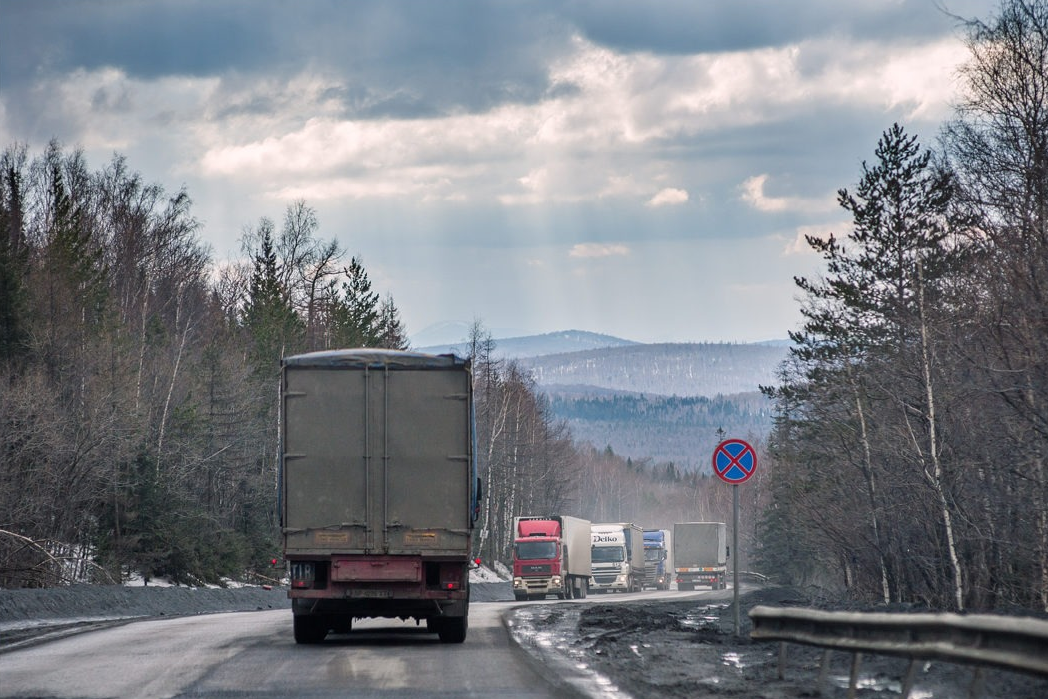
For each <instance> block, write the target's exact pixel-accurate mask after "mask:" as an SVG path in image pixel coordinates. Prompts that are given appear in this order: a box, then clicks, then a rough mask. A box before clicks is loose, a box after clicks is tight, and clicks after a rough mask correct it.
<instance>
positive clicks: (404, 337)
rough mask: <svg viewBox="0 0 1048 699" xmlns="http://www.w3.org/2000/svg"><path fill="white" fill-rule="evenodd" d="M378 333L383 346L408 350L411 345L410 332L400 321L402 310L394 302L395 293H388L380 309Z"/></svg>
mask: <svg viewBox="0 0 1048 699" xmlns="http://www.w3.org/2000/svg"><path fill="white" fill-rule="evenodd" d="M378 334H379V338H380V339H379V343H380V345H379V346H381V347H384V348H386V349H397V350H406V349H408V347H410V343H409V342H408V333H407V331H406V330H405V329H404V324H403V323H401V322H400V311H399V310H398V309H397V307H396V305H395V304H394V303H393V295H392V294H386V297H385V298H384V299H382V303H381V304H379V309H378Z"/></svg>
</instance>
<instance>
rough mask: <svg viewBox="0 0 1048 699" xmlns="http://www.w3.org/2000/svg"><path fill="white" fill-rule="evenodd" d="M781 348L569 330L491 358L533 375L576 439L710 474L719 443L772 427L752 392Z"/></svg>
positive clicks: (771, 378) (769, 373)
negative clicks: (646, 339) (641, 338)
mask: <svg viewBox="0 0 1048 699" xmlns="http://www.w3.org/2000/svg"><path fill="white" fill-rule="evenodd" d="M434 350H441V351H454V352H457V353H460V354H463V353H465V352H464V350H465V347H460V346H441V347H435V348H428V351H434ZM787 352H788V349H787V346H786V345H785V343H765V344H730V343H673V344H668V343H667V344H642V343H638V342H632V341H629V340H623V339H621V338H615V337H611V336H608V335H600V334H597V333H586V332H583V331H577V330H570V331H564V332H560V333H548V334H545V335H537V336H532V337H515V338H507V339H504V340H495V347H494V351H493V354H494V355H495V356H498V357H501V358H502V359H503V361H515V362H517V364H518V365H520V366H521V368H523V369H524V370H525V371H526V372H528V373H529V374H530V375H531V376H532V377H533V378H534V380H535V385H536V388H537V390H538V391H539V392H541V393H543V394H544V395H545V396H546V397H547V398H548V399H549V402H550V408H551V410H552V412H553V414H554V416H555V417H556V418H557V419H560V420H564V421H565V422H566V423H567V424H568V426H569V427H570V429H571V431H572V434H573V436H574V437H575V439H576V441H578V442H580V443H588V444H591V445H592V446H594V447H595V448H597V449H602V450H603V449H606V448H610V449H611V450H612V451H614V452H615V453H616V454H619V455H621V456H627V457H630V458H631V459H633V460H635V461H643V462H648V463H651V464H652V465H663V466H665V465H666V464H669V463H672V464H674V465H675V466H676V468H678V469H679V470H692V469H695V468H698V469H701V470H707V469H709V461H710V458H711V454H712V453H713V449H714V447H716V445H717V443H718V442H719V441H720V439H722V438H724V437H725V436H731V437H739V438H749V439H758V438H761V437H763V436H765V435H766V434H767V433H768V431H769V430H770V429H771V420H772V405H771V403H770V401H769V400H768V399H767V398H765V397H764V396H763V395H761V394H760V391H759V388H760V386H768V385H774V384H775V383H776V371H777V368H778V366H779V364H780V363H781V362H782V360H783V359H785V358H786V355H787Z"/></svg>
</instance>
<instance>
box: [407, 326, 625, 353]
mask: <svg viewBox="0 0 1048 699" xmlns="http://www.w3.org/2000/svg"><path fill="white" fill-rule="evenodd" d="M639 344H641V343H639V342H634V341H632V340H623V339H622V338H621V337H613V336H611V335H602V334H600V333H593V332H588V331H585V330H561V331H558V332H551V333H545V334H542V335H525V336H520V337H506V338H500V339H496V340H495V353H494V354H495V356H496V357H497V358H500V359H506V358H509V359H520V358H523V357H539V356H543V355H549V354H565V353H569V352H579V351H583V350H597V349H604V348H608V347H627V346H632V345H639ZM417 349H418V350H419V351H420V352H429V353H432V354H445V353H449V352H450V353H453V354H458V355H465V354H469V344H468V343H467V342H465V341H462V342H456V343H450V344H434V345H430V346H427V347H419V348H417Z"/></svg>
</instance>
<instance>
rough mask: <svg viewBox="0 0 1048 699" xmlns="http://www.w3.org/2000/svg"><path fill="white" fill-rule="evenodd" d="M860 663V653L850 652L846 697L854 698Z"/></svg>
mask: <svg viewBox="0 0 1048 699" xmlns="http://www.w3.org/2000/svg"><path fill="white" fill-rule="evenodd" d="M861 665H862V653H852V662H851V674H850V675H849V676H848V699H855V692H856V691H857V689H858V685H859V667H860V666H861Z"/></svg>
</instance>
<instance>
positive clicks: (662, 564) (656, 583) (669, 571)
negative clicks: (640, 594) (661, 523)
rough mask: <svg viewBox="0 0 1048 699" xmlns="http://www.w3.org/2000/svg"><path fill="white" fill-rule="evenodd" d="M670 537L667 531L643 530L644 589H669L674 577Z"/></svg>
mask: <svg viewBox="0 0 1048 699" xmlns="http://www.w3.org/2000/svg"><path fill="white" fill-rule="evenodd" d="M671 540H672V535H671V534H670V531H669V530H668V529H645V530H644V563H645V565H646V568H645V569H644V587H654V588H655V589H656V590H668V589H670V583H671V582H673V580H674V579H675V576H676V571H674V569H673V551H672V549H671V547H670V541H671Z"/></svg>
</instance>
